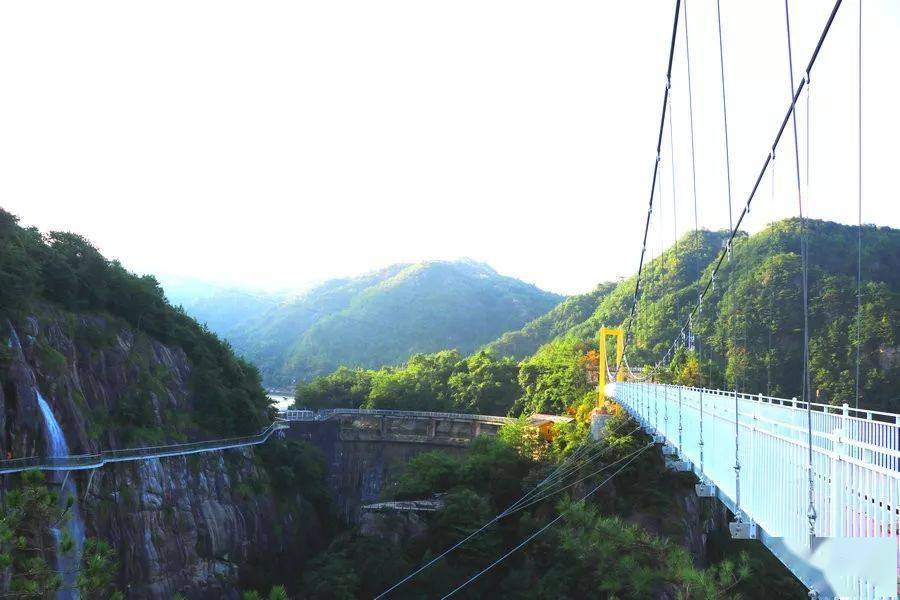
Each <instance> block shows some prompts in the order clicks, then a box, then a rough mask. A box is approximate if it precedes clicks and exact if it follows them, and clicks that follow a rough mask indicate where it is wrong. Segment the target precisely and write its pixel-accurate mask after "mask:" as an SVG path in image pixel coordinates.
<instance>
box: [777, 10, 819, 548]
mask: <svg viewBox="0 0 900 600" xmlns="http://www.w3.org/2000/svg"><path fill="white" fill-rule="evenodd" d="M788 2H789V0H784V20H785V26H786V28H787V51H788V69H789V70H790V80H791V89H792V90H793V89H794V61H793V51H792V49H791V14H790V12H791V11H790V7H789V4H788ZM809 78H810V77H809V69H807V71H806V77H805V79H806V81H807V84H808V83H809ZM808 94H809V90H808V88H807V97H808ZM791 117H792V119H791V120H792V122H793V130H794V164H795V166H796V174H797V207H798V210H799V213H800V263H801V267H802V269H803V272H802V275H801V277H802V284H803V383H804V390H803V391H804V392H805V394H806V396H805V400H806V433H807V465H806V470H807V493H808V500H809V505H808V507H807V510H806V518H807V520H808V521H809V536H810V541H812V536H813V535H815V528H816V507H815V502H814V482H813V450H812V398H811V397H810V389H809V281H808V272H809V271H808V264H809V253H808V240H807V239H806V236H807V233H806V220H805V217H804V215H803V196H802V190H801V187H800V149H799V147H798V142H797V114H796V112H793V113H792V115H791Z"/></svg>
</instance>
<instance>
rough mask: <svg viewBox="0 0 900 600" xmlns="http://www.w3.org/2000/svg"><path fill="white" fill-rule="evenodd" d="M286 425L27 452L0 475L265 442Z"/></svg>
mask: <svg viewBox="0 0 900 600" xmlns="http://www.w3.org/2000/svg"><path fill="white" fill-rule="evenodd" d="M288 427H290V425H289V424H288V423H287V422H285V421H284V420H281V419H279V420H277V421H275V422H274V423H272V424H271V425H269V426H268V427H266V428H265V429H264V430H263V431H261V432H259V433H257V434H255V435H248V436H243V437H232V438H224V439H217V440H206V441H202V442H190V443H186V444H168V445H165V446H143V447H140V448H126V449H122V450H104V451H103V452H100V453H97V454H76V455H71V456H55V457H48V456H28V457H24V458H14V459H12V460H3V461H0V475H6V474H8V473H19V472H21V471H29V470H33V469H36V470H39V471H85V470H89V469H97V468H99V467H102V466H103V465H105V464H108V463H117V462H129V461H134V460H148V459H151V458H165V457H168V456H187V455H189V454H199V453H201V452H217V451H219V450H229V449H231V448H243V447H246V446H256V445H258V444H262V443H265V442H266V441H267V440H268V439H269V438H270V437H272V434H274V433H276V432H278V431H280V430H282V429H287V428H288Z"/></svg>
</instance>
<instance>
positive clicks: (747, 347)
mask: <svg viewBox="0 0 900 600" xmlns="http://www.w3.org/2000/svg"><path fill="white" fill-rule="evenodd" d="M808 227H809V235H810V238H809V252H810V262H809V269H810V271H809V290H810V291H809V298H810V364H811V368H810V371H811V379H812V385H811V389H812V390H814V392H815V391H818V394H819V398H820V400H821V401H823V402H831V403H841V402H851V403H852V402H854V395H855V392H854V376H855V359H856V345H855V339H856V236H857V232H856V228H854V227H850V226H844V225H839V224H836V223H829V222H824V221H810V222H808ZM798 232H799V226H798V222H797V221H796V220H786V221H780V222H777V223H773V224H771V225H769V226H768V227H766V228H765V229H764V230H762V231H760V232H758V233H756V234H754V235H752V236H747V235H741V236H739V237H738V238H737V240H736V242H735V246H734V251H733V254H732V258H731V259H730V260H727V261H726V262H725V263H724V264H723V267H722V269H721V270H720V272H719V276H718V278H717V285H716V287H715V291H712V292H711V293H710V294H708V296H707V298H706V299H705V300H704V306H703V310H702V313H701V314H699V315H698V316H697V317H696V319H695V324H694V325H695V326H694V333H695V335H696V341H697V352H696V353H694V356H693V357H692V360H693V361H694V364H698V365H699V366H700V367H701V368H700V377H699V379H698V378H697V377H696V371H694V375H692V376H691V377H692V380H691V381H692V382H702V383H703V384H705V385H708V386H714V387H723V386H727V387H728V388H729V389H730V388H731V387H732V386H733V385H735V383H736V384H737V386H738V388H739V389H741V390H747V391H753V392H763V393H766V392H768V393H769V394H771V395H778V396H783V397H791V396H798V395H799V394H800V385H801V374H802V368H801V365H802V327H801V326H802V312H801V309H802V303H801V298H802V292H801V286H800V283H801V278H800V256H799V249H800V245H799V235H798ZM726 239H727V237H726V234H725V233H724V232H709V231H701V232H699V233H697V234H693V233H692V234H689V235H687V236H685V237H684V238H682V239H681V240H680V241H679V243H678V245H677V249H676V247H674V246H673V247H671V248H669V249H668V250H667V251H666V252H664V253H663V255H662V256H661V257H657V258H655V259H654V260H651V261H649V262H648V264H647V265H646V266H645V269H644V276H643V284H642V289H643V293H642V295H641V298H640V301H639V304H638V310H637V315H636V319H635V322H634V326H633V330H632V338H633V339H632V341H631V342H630V343H629V345H628V350H627V353H628V357H629V362H630V364H631V365H633V366H639V365H653V364H655V363H656V362H657V361H658V360H659V359H660V358H662V356H663V355H664V354H665V353H666V350H667V349H668V347H669V345H670V344H671V343H672V341H673V340H674V339H675V336H676V335H677V334H678V332H679V330H680V328H681V326H682V324H683V323H684V322H685V320H686V319H687V315H688V313H689V311H690V310H691V309H692V307H693V305H694V304H695V303H696V299H697V294H698V287H697V283H696V282H697V273H701V274H702V281H703V282H704V283H705V282H706V281H707V279H708V277H709V273H710V272H711V269H712V266H713V263H714V261H715V260H716V259H717V257H718V255H719V253H720V252H721V250H722V248H723V244H724V242H725V240H726ZM633 292H634V277H631V278H629V279H626V280H624V281H621V282H619V283H617V284H604V285H600V286H598V288H597V289H596V290H595V291H594V292H592V293H590V294H585V295H583V296H574V297H572V298H569V299H567V300H565V301H563V302H562V303H560V304H559V305H558V306H556V307H555V308H554V309H552V310H551V311H549V312H548V313H547V314H545V315H542V316H540V317H538V318H536V319H534V320H532V321H531V322H529V323H528V324H526V325H525V326H524V327H522V328H521V329H518V330H515V331H511V332H507V333H505V334H503V335H502V336H500V337H499V338H498V339H497V340H496V341H494V342H492V343H489V344H487V345H486V347H485V350H486V351H485V352H481V353H479V354H476V355H473V356H472V357H470V358H468V359H465V358H464V357H460V356H447V355H438V354H434V355H426V356H418V357H414V359H413V360H411V361H410V362H409V364H408V365H406V366H405V367H403V368H396V369H387V370H384V369H383V370H381V371H378V372H372V371H361V370H355V371H354V370H348V369H344V370H342V371H339V372H337V373H335V374H333V375H331V376H329V377H327V378H320V379H316V380H314V381H313V382H311V383H310V384H308V385H303V386H300V387H299V388H298V403H299V404H303V405H314V406H328V405H341V406H351V405H355V406H367V407H373V408H374V407H378V408H390V407H400V406H402V407H405V408H412V407H418V408H421V409H428V408H437V409H447V408H448V407H449V408H452V409H454V410H477V409H481V410H483V409H484V408H486V407H487V406H490V407H493V408H495V409H497V408H501V407H505V410H503V411H502V412H506V411H511V412H512V413H514V414H517V413H520V412H531V411H543V412H548V411H549V412H562V411H564V410H566V409H567V408H569V407H572V406H575V405H579V404H581V403H583V402H585V401H586V399H588V400H589V399H590V398H592V397H593V394H594V392H593V389H594V388H593V386H592V385H591V384H590V377H589V372H590V370H591V369H592V368H595V364H596V355H595V354H593V352H595V351H596V350H597V341H596V335H597V331H598V329H599V328H600V327H601V326H603V325H608V326H617V325H620V324H622V323H623V322H624V321H625V319H626V317H627V315H628V313H629V310H630V307H631V299H632V294H633ZM862 304H863V310H862V319H861V335H860V340H861V343H860V355H861V374H862V385H861V388H862V390H861V396H862V400H861V403H862V405H864V406H868V407H871V408H890V409H892V410H896V409H898V408H900V331H898V327H900V231H898V230H896V229H891V228H886V227H881V228H876V227H874V226H866V227H865V229H864V231H863V294H862ZM533 348H536V350H532V349H533ZM509 357H512V358H513V359H517V360H518V359H521V362H520V363H519V365H518V373H517V374H515V375H514V374H511V372H510V367H509V364H510V362H509V361H510V358H509ZM689 358H690V357H687V356H684V355H683V354H682V355H680V356H679V360H678V364H679V367H683V366H684V363H685V361H687V360H688V359H689ZM698 359H699V360H698ZM473 360H474V361H475V362H474V363H473V362H472V361H473ZM475 364H477V365H478V366H477V368H474V369H473V366H474V365H475ZM471 373H476V374H477V377H476V378H475V380H476V381H477V389H478V390H479V391H480V393H482V394H483V393H485V391H491V393H492V394H494V395H493V396H491V400H490V402H489V403H482V404H479V403H474V404H469V405H467V404H466V403H465V402H462V401H459V400H455V398H456V396H455V395H454V388H453V385H452V384H453V383H454V382H455V383H456V384H457V385H461V384H462V382H468V381H469V380H470V379H472V376H471V375H470V374H471ZM673 377H674V375H673ZM678 377H683V374H681V373H679V374H678ZM513 379H515V383H513V381H512V380H513ZM373 382H375V383H376V384H377V385H373ZM466 385H470V384H469V383H466ZM385 390H388V391H389V393H388V392H386V391H385ZM422 390H426V391H427V390H432V392H429V393H425V392H423V391H422Z"/></svg>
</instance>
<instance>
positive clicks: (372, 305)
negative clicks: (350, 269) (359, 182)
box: [228, 261, 561, 385]
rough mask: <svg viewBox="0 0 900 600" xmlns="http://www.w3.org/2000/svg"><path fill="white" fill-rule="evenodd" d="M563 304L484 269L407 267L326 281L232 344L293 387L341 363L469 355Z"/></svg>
mask: <svg viewBox="0 0 900 600" xmlns="http://www.w3.org/2000/svg"><path fill="white" fill-rule="evenodd" d="M560 300H561V296H558V295H556V294H552V293H549V292H545V291H543V290H541V289H538V288H537V287H535V286H533V285H530V284H527V283H524V282H522V281H519V280H517V279H514V278H512V277H505V276H503V275H500V274H498V273H497V272H496V271H494V270H493V269H491V268H490V267H489V266H487V265H485V264H482V263H476V262H472V261H456V262H443V261H435V262H424V263H418V264H398V265H393V266H391V267H388V268H386V269H382V270H380V271H376V272H374V273H370V274H367V275H364V276H361V277H356V278H348V279H336V280H332V281H329V282H326V283H325V284H323V285H321V286H318V287H316V288H314V289H312V290H310V291H309V292H307V293H306V294H304V295H303V296H301V297H299V298H297V299H295V300H293V301H290V302H283V303H281V304H279V305H278V306H276V307H274V308H272V309H270V310H268V311H267V312H265V313H263V314H261V315H259V316H258V317H256V318H255V319H252V320H250V321H248V322H246V323H245V324H244V325H242V326H240V327H238V328H237V329H235V330H234V331H232V332H231V333H229V334H228V337H229V340H230V341H231V342H232V344H233V345H234V347H235V348H236V349H237V350H238V351H239V352H240V353H241V354H243V355H244V356H245V357H246V358H248V359H249V360H251V361H252V362H254V363H255V364H257V365H258V366H259V368H260V369H261V371H262V373H263V377H264V379H265V380H266V381H267V382H268V383H270V384H273V385H287V384H289V383H290V382H294V381H298V380H306V379H309V378H311V377H313V376H315V375H321V374H325V373H328V372H330V371H332V370H333V369H335V368H336V367H338V366H339V365H346V366H350V367H380V366H382V365H394V364H400V363H402V362H404V361H405V360H407V359H408V358H409V357H410V356H411V355H413V354H415V353H418V352H434V351H437V350H440V349H444V348H455V349H457V350H459V351H460V352H462V353H464V354H468V353H469V352H472V351H473V350H475V349H476V348H478V347H479V346H480V345H482V344H484V343H486V342H488V341H490V340H492V339H494V338H496V337H497V336H499V335H500V334H502V333H503V332H505V331H509V330H511V329H516V328H518V327H521V326H522V325H523V324H525V323H527V322H528V321H530V320H531V319H534V318H535V317H537V316H538V315H541V314H544V313H545V312H547V310H549V309H550V308H551V307H553V306H554V305H555V304H557V303H558V302H559V301H560Z"/></svg>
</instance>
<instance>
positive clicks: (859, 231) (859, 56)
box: [856, 0, 863, 409]
mask: <svg viewBox="0 0 900 600" xmlns="http://www.w3.org/2000/svg"><path fill="white" fill-rule="evenodd" d="M862 5H863V3H862V0H859V32H858V36H857V37H858V40H859V41H858V46H857V51H856V59H857V65H856V69H857V78H858V79H857V82H856V87H857V94H858V97H857V110H858V113H857V123H856V127H857V138H856V139H857V148H856V151H857V157H856V158H857V170H856V177H857V181H856V185H857V190H856V194H857V204H858V206H857V211H858V213H857V224H856V408H857V409H859V383H860V380H859V352H860V349H859V342H860V329H861V322H862V40H863V38H862V34H863V26H862V17H863V14H862Z"/></svg>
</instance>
